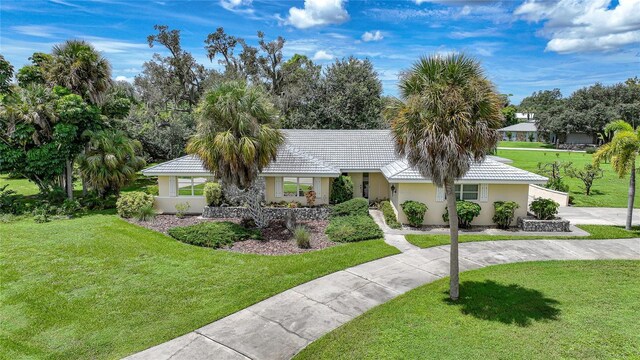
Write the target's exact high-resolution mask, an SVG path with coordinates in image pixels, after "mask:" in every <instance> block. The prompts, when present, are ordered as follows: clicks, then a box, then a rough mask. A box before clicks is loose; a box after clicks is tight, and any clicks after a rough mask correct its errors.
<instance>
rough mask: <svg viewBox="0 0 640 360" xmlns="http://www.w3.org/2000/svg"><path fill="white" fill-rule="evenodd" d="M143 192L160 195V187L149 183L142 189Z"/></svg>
mask: <svg viewBox="0 0 640 360" xmlns="http://www.w3.org/2000/svg"><path fill="white" fill-rule="evenodd" d="M144 192H146V193H147V194H149V195H153V196H158V195H160V189H159V188H158V185H149V186H147V187H146V188H145V189H144Z"/></svg>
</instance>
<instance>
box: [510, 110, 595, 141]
mask: <svg viewBox="0 0 640 360" xmlns="http://www.w3.org/2000/svg"><path fill="white" fill-rule="evenodd" d="M533 115H534V114H532V113H516V118H517V119H518V121H520V122H519V123H517V124H514V125H510V126H506V127H503V128H502V129H498V132H499V133H500V135H501V137H502V140H503V141H546V142H548V143H551V144H562V145H593V144H596V139H595V137H594V136H593V135H591V134H587V133H584V132H577V131H567V132H566V133H550V134H549V133H542V132H539V131H538V126H537V125H536V123H535V120H534V117H533Z"/></svg>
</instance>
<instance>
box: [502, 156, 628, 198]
mask: <svg viewBox="0 0 640 360" xmlns="http://www.w3.org/2000/svg"><path fill="white" fill-rule="evenodd" d="M556 154H559V155H558V156H556ZM496 155H498V156H501V157H505V158H507V159H511V160H513V163H512V164H511V165H512V166H515V167H518V168H521V169H524V170H527V171H531V172H537V171H538V163H539V162H542V163H548V162H553V161H555V160H560V161H570V162H572V163H573V165H574V166H575V167H577V168H582V167H583V166H584V165H585V164H590V163H591V162H592V155H591V154H587V153H583V152H581V153H579V152H555V151H553V150H549V151H523V150H498V151H497V154H496ZM638 165H639V166H640V162H638ZM601 167H602V169H603V170H604V178H602V179H598V180H596V181H595V182H594V185H593V187H592V189H591V195H590V196H586V195H584V186H583V184H582V181H580V180H578V179H572V178H569V177H565V180H566V183H567V184H568V185H569V190H570V193H571V195H573V196H574V201H575V206H595V207H627V191H628V187H629V178H628V177H625V178H622V179H620V178H619V177H618V175H616V174H615V173H614V172H613V170H611V164H602V166H601ZM635 206H636V207H640V191H638V192H636V198H635Z"/></svg>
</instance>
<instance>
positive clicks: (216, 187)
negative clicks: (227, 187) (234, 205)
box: [203, 182, 222, 206]
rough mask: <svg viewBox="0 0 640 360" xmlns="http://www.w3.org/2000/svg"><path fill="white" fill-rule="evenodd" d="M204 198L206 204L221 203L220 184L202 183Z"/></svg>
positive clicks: (215, 204)
mask: <svg viewBox="0 0 640 360" xmlns="http://www.w3.org/2000/svg"><path fill="white" fill-rule="evenodd" d="M203 192H204V198H205V201H206V202H207V205H208V206H220V205H222V186H220V184H218V183H215V182H208V183H205V184H204V189H203Z"/></svg>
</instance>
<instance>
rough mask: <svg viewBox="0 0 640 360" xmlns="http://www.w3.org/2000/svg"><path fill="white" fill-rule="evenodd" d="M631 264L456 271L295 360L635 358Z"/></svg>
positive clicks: (637, 290)
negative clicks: (454, 281) (455, 289)
mask: <svg viewBox="0 0 640 360" xmlns="http://www.w3.org/2000/svg"><path fill="white" fill-rule="evenodd" d="M638 274H640V261H548V262H530V263H518V264H509V265H499V266H492V267H487V268H484V269H479V270H474V271H469V272H464V273H462V274H461V276H460V282H461V288H460V293H461V298H460V300H459V301H458V302H457V303H455V304H452V303H451V302H449V301H448V296H447V292H448V285H449V279H448V278H445V279H441V280H439V281H436V282H434V283H432V284H428V285H425V286H422V287H420V288H417V289H415V290H412V291H410V292H408V293H406V294H404V295H401V296H400V297H398V298H396V299H394V300H392V301H390V302H388V303H385V304H383V305H381V306H379V307H376V308H374V309H373V310H371V311H369V312H367V313H365V314H364V315H362V316H360V317H358V318H356V319H355V320H353V321H351V322H349V323H347V324H345V325H343V326H342V327H340V328H338V329H337V330H335V331H333V332H331V333H329V334H327V335H326V336H324V337H322V338H320V339H319V340H318V341H316V342H314V343H312V344H311V345H309V347H307V348H306V349H305V350H303V351H302V352H301V353H300V354H299V355H298V356H297V357H296V358H297V359H314V360H315V359H427V358H428V359H605V358H607V359H623V358H627V359H632V358H633V359H638V358H640V321H638V313H639V312H640V277H639V276H638Z"/></svg>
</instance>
